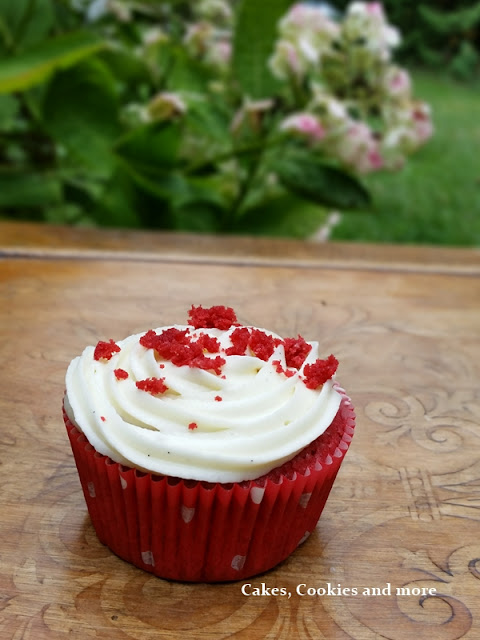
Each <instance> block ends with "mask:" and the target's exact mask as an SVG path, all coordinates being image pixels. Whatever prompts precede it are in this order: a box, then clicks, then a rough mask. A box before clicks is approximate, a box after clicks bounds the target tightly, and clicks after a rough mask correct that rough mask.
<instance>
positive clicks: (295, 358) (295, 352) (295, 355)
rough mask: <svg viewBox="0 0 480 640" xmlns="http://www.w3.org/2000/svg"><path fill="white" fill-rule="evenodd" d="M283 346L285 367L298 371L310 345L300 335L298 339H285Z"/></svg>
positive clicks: (309, 349) (308, 351)
mask: <svg viewBox="0 0 480 640" xmlns="http://www.w3.org/2000/svg"><path fill="white" fill-rule="evenodd" d="M283 344H284V346H285V362H286V363H287V367H295V369H300V367H301V366H302V364H303V363H304V362H305V358H306V357H307V356H308V354H309V353H310V351H311V349H312V345H311V344H308V342H306V341H305V340H304V339H303V338H302V336H300V335H299V336H298V338H285V340H284V341H283Z"/></svg>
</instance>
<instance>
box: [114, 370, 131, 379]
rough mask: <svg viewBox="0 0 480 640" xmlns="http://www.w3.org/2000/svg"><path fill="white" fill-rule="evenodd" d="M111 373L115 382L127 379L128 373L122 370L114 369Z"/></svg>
mask: <svg viewBox="0 0 480 640" xmlns="http://www.w3.org/2000/svg"><path fill="white" fill-rule="evenodd" d="M113 373H114V374H115V377H116V379H117V380H126V379H127V378H128V373H127V372H126V371H125V370H124V369H115V370H114V372H113Z"/></svg>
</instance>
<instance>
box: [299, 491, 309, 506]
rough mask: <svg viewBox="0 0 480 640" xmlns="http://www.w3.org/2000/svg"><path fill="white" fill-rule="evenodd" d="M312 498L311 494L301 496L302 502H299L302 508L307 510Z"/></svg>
mask: <svg viewBox="0 0 480 640" xmlns="http://www.w3.org/2000/svg"><path fill="white" fill-rule="evenodd" d="M311 497H312V494H311V493H302V495H301V496H300V500H299V501H298V502H299V504H300V506H301V507H303V508H304V509H306V507H307V504H308V502H309V500H310V498H311Z"/></svg>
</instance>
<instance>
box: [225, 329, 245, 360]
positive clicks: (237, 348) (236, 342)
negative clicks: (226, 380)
mask: <svg viewBox="0 0 480 640" xmlns="http://www.w3.org/2000/svg"><path fill="white" fill-rule="evenodd" d="M249 341H250V329H247V327H238V328H237V329H234V330H233V331H232V333H231V334H230V342H231V343H232V346H231V347H229V348H228V349H226V350H225V353H226V354H227V356H244V355H245V354H246V353H247V347H248V343H249Z"/></svg>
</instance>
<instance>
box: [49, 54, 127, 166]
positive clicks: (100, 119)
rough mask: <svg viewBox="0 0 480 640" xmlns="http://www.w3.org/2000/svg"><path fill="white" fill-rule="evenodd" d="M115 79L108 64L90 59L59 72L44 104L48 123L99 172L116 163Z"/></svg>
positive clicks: (75, 154) (74, 152) (81, 159)
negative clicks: (114, 148) (114, 147)
mask: <svg viewBox="0 0 480 640" xmlns="http://www.w3.org/2000/svg"><path fill="white" fill-rule="evenodd" d="M118 112H119V105H118V100H117V95H116V90H115V80H114V78H113V76H112V75H111V73H110V72H109V70H108V68H107V67H106V65H105V64H103V63H102V62H100V61H99V60H96V59H90V60H86V61H84V62H82V63H80V64H78V65H76V66H74V67H72V68H71V69H70V70H68V71H62V72H60V73H57V74H56V75H55V76H54V78H53V79H52V81H51V82H50V84H49V86H48V90H47V93H46V95H45V99H44V104H43V120H44V122H45V126H46V128H47V129H48V131H49V132H50V134H51V135H52V136H53V137H54V138H55V140H56V141H57V142H58V143H60V144H61V145H63V146H64V147H66V149H67V150H68V151H69V153H70V155H71V156H72V157H73V158H74V159H75V160H76V161H78V162H80V163H81V164H82V165H83V166H85V167H88V169H90V170H91V171H93V172H94V173H95V175H100V176H107V175H109V173H110V172H111V170H112V168H113V165H114V155H113V153H112V148H113V143H114V141H115V140H116V138H117V137H118V135H119V134H120V131H121V129H120V125H119V121H118Z"/></svg>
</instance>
